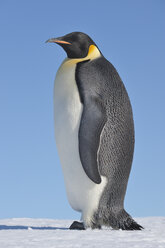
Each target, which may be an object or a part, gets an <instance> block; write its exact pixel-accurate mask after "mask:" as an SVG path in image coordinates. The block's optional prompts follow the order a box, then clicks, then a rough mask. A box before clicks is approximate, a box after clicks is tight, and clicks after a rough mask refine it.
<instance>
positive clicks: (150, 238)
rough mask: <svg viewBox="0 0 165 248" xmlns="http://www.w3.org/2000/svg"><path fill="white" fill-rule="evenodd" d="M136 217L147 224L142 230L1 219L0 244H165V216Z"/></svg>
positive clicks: (39, 247) (5, 247) (150, 247)
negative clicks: (78, 227) (76, 227)
mask: <svg viewBox="0 0 165 248" xmlns="http://www.w3.org/2000/svg"><path fill="white" fill-rule="evenodd" d="M135 220H136V221H137V222H138V223H139V224H140V225H142V226H143V227H144V228H145V229H144V230H143V231H121V230H112V229H110V228H103V229H102V230H91V229H88V230H86V231H77V230H76V231H75V230H72V231H71V230H69V229H68V227H69V225H70V224H71V223H72V221H71V220H52V219H27V218H23V219H16V218H14V219H4V220H3V219H2V220H0V248H10V247H11V248H59V247H62V248H68V247H76V248H78V247H84V248H89V247H91V248H94V247H99V248H104V247H112V248H120V247H122V248H125V247H126V248H135V247H137V248H146V247H147V248H159V247H161V248H165V217H146V218H135Z"/></svg>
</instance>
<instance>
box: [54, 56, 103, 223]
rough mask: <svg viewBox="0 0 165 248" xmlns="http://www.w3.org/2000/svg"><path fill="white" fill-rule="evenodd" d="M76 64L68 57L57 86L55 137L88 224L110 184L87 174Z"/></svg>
mask: <svg viewBox="0 0 165 248" xmlns="http://www.w3.org/2000/svg"><path fill="white" fill-rule="evenodd" d="M75 68H76V64H74V63H73V62H71V60H68V59H66V60H64V62H63V63H62V65H61V67H60V68H59V70H58V72H57V75H56V79H55V87H54V119H55V139H56V145H57V149H58V154H59V157H60V162H61V165H62V170H63V174H64V181H65V186H66V191H67V197H68V200H69V203H70V205H71V206H72V208H74V209H75V210H77V211H80V212H82V218H83V220H84V222H85V223H86V225H88V224H87V223H88V222H89V221H90V218H91V216H92V214H93V212H94V211H95V210H96V209H97V207H98V204H99V199H100V196H101V194H102V191H103V189H104V187H105V184H106V179H105V178H104V177H101V178H102V182H101V184H95V183H94V182H92V181H91V180H90V179H89V178H88V176H87V175H86V173H85V171H84V169H83V167H82V164H81V161H80V157H79V150H78V147H79V144H78V131H79V125H80V119H81V114H82V109H83V105H82V104H81V102H80V97H79V93H78V89H77V85H76V82H75Z"/></svg>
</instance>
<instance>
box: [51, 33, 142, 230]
mask: <svg viewBox="0 0 165 248" xmlns="http://www.w3.org/2000/svg"><path fill="white" fill-rule="evenodd" d="M47 42H53V43H57V44H58V45H60V46H61V47H62V48H63V49H64V50H65V52H66V54H67V58H66V59H65V60H64V61H63V62H62V64H61V66H60V67H59V69H58V71H57V74H56V78H55V85H54V120H55V139H56V145H57V150H58V155H59V158H60V163H61V166H62V171H63V175H64V182H65V187H66V192H67V197H68V201H69V203H70V205H71V207H72V208H73V209H74V210H76V211H79V212H81V216H82V217H81V222H78V221H74V222H73V223H72V225H71V226H70V229H79V230H84V229H86V228H92V229H94V228H99V229H100V228H101V227H102V226H109V227H112V228H113V229H122V230H141V229H142V228H143V227H142V226H140V225H139V224H137V223H136V222H135V221H134V220H133V219H132V217H131V216H130V215H129V214H128V213H127V212H126V211H125V209H124V197H125V193H126V188H127V182H128V177H129V174H130V170H131V165H132V159H133V152H134V122H133V114H132V107H131V103H130V100H129V97H128V94H127V91H126V89H125V86H124V84H123V82H122V80H121V78H120V76H119V74H118V72H117V71H116V69H115V68H114V66H113V65H112V64H111V63H110V62H109V61H108V60H107V59H106V58H105V57H104V56H103V54H102V53H101V51H100V50H99V48H98V46H97V45H96V44H95V42H94V41H93V40H92V39H91V38H90V37H89V36H88V35H87V34H85V33H82V32H72V33H69V34H67V35H65V36H62V37H58V38H52V39H49V40H47Z"/></svg>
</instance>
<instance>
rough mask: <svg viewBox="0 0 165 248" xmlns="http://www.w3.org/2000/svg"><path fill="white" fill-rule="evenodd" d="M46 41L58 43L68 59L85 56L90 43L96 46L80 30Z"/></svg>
mask: <svg viewBox="0 0 165 248" xmlns="http://www.w3.org/2000/svg"><path fill="white" fill-rule="evenodd" d="M46 42H53V43H57V44H58V45H60V46H61V47H62V48H63V49H64V50H65V52H66V53H67V56H68V58H70V59H75V58H85V57H86V56H87V55H88V51H89V47H90V46H91V45H94V46H96V44H95V43H94V41H93V40H92V39H91V38H90V37H89V36H88V35H87V34H85V33H81V32H73V33H69V34H67V35H64V36H61V37H58V38H52V39H49V40H47V41H46Z"/></svg>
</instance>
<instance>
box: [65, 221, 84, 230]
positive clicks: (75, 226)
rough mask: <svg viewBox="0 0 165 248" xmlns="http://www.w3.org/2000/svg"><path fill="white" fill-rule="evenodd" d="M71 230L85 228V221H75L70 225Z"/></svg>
mask: <svg viewBox="0 0 165 248" xmlns="http://www.w3.org/2000/svg"><path fill="white" fill-rule="evenodd" d="M69 229H70V230H85V227H84V224H83V222H78V221H74V222H73V223H72V225H71V226H70V227H69Z"/></svg>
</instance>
